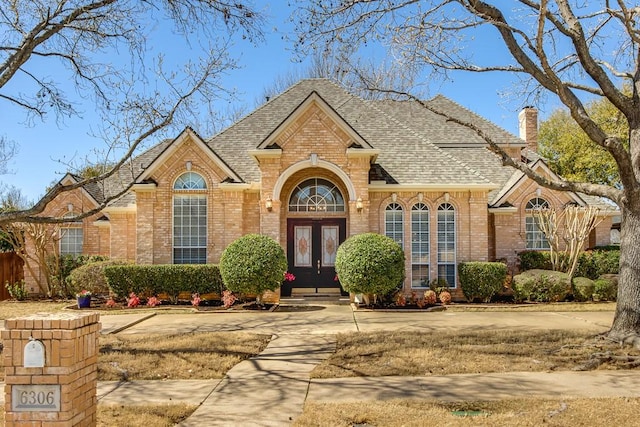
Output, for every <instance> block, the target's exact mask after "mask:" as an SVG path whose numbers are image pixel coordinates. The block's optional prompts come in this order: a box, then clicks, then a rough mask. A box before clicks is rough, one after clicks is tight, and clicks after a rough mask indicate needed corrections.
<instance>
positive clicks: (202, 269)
mask: <svg viewBox="0 0 640 427" xmlns="http://www.w3.org/2000/svg"><path fill="white" fill-rule="evenodd" d="M104 274H105V277H106V279H107V284H108V285H109V289H110V290H111V292H112V293H113V294H115V295H116V296H117V297H119V298H123V297H126V296H128V295H129V294H130V293H131V292H135V293H136V294H137V295H138V296H153V295H158V294H161V293H166V294H167V295H169V298H170V299H171V300H172V301H173V302H176V301H177V299H178V295H179V294H180V293H181V292H188V293H195V292H198V293H200V294H206V293H211V292H215V293H220V294H221V293H222V291H223V290H224V287H223V285H222V279H221V278H220V270H219V268H218V266H217V265H214V264H155V265H134V264H129V265H109V266H106V267H105V268H104Z"/></svg>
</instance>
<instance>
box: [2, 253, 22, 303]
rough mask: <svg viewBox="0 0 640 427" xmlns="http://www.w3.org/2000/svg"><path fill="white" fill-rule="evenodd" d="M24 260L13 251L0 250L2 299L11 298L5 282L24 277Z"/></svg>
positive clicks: (14, 281)
mask: <svg viewBox="0 0 640 427" xmlns="http://www.w3.org/2000/svg"><path fill="white" fill-rule="evenodd" d="M23 266H24V262H23V261H22V259H20V257H19V256H18V255H16V254H14V253H13V252H0V301H2V300H6V299H9V292H7V289H6V288H5V287H4V284H5V283H7V282H9V283H16V282H18V281H20V280H22V279H24V269H23Z"/></svg>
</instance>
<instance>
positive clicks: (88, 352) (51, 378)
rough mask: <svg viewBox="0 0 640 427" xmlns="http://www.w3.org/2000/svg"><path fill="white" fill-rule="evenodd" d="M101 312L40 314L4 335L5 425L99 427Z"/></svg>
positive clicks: (10, 324) (14, 322)
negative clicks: (97, 413) (97, 425)
mask: <svg viewBox="0 0 640 427" xmlns="http://www.w3.org/2000/svg"><path fill="white" fill-rule="evenodd" d="M99 330H100V323H99V314H98V313H71V312H69V313H67V312H61V313H39V314H34V315H31V316H26V317H19V318H13V319H8V320H6V321H5V330H4V331H2V340H3V342H4V350H3V355H4V356H3V357H4V372H5V390H4V393H5V425H6V426H7V427H9V426H23V425H29V426H42V427H44V426H56V427H58V426H59V427H63V426H65V427H66V426H69V427H71V426H95V425H96V405H97V398H96V387H97V383H98V333H99Z"/></svg>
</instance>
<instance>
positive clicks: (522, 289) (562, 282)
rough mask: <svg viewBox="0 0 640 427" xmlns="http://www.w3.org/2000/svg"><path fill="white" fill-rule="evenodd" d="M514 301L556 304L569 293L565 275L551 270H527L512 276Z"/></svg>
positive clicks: (569, 285) (568, 283)
mask: <svg viewBox="0 0 640 427" xmlns="http://www.w3.org/2000/svg"><path fill="white" fill-rule="evenodd" d="M513 291H514V297H515V299H516V301H537V302H556V301H562V300H564V299H565V298H566V297H567V295H569V294H570V293H571V283H570V282H569V276H568V275H567V274H566V273H561V272H559V271H551V270H528V271H525V272H523V273H521V274H518V275H516V276H513Z"/></svg>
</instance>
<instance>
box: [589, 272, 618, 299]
mask: <svg viewBox="0 0 640 427" xmlns="http://www.w3.org/2000/svg"><path fill="white" fill-rule="evenodd" d="M617 298H618V278H617V277H613V275H604V276H602V277H600V278H598V279H596V280H595V281H594V282H593V299H594V301H615V300H616V299H617Z"/></svg>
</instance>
